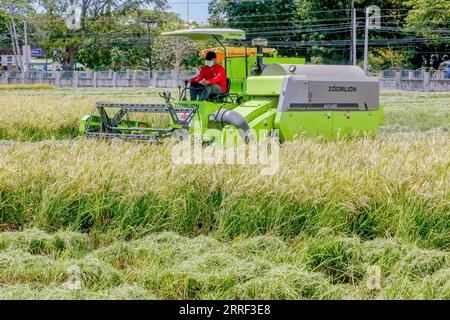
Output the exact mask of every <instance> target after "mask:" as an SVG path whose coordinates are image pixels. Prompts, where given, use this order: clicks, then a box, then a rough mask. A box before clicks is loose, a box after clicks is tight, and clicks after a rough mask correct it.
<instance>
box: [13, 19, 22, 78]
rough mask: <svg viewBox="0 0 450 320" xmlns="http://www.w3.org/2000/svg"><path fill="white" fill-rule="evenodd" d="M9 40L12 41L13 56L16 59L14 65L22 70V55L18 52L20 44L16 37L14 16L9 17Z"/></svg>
mask: <svg viewBox="0 0 450 320" xmlns="http://www.w3.org/2000/svg"><path fill="white" fill-rule="evenodd" d="M11 40H12V42H13V51H14V57H15V59H16V66H17V68H18V70H19V71H20V70H23V63H22V57H21V54H20V46H19V40H18V37H17V30H16V23H15V22H14V18H11Z"/></svg>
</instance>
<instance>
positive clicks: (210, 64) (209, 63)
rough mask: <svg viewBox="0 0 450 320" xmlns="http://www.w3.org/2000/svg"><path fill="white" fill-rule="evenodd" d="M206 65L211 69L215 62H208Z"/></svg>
mask: <svg viewBox="0 0 450 320" xmlns="http://www.w3.org/2000/svg"><path fill="white" fill-rule="evenodd" d="M206 65H207V66H208V67H210V68H211V67H212V66H213V65H214V61H212V60H211V61H210V60H206Z"/></svg>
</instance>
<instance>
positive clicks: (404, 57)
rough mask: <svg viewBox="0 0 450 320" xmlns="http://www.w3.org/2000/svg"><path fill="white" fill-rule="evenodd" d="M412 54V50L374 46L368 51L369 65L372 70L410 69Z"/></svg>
mask: <svg viewBox="0 0 450 320" xmlns="http://www.w3.org/2000/svg"><path fill="white" fill-rule="evenodd" d="M412 56H413V52H412V51H400V50H392V49H389V48H375V49H372V50H370V51H369V65H370V68H371V69H372V70H384V69H389V68H398V69H412V68H413V65H412V64H411V62H410V60H411V58H412Z"/></svg>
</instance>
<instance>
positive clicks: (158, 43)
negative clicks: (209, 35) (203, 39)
mask: <svg viewBox="0 0 450 320" xmlns="http://www.w3.org/2000/svg"><path fill="white" fill-rule="evenodd" d="M192 27H195V24H192V23H188V22H185V21H183V20H182V19H180V17H178V16H175V15H172V17H171V18H169V19H165V20H164V23H163V24H162V25H161V30H162V31H174V30H178V29H187V28H192ZM200 46H201V45H200V43H199V42H193V41H192V40H190V39H187V38H184V37H157V38H156V40H155V44H154V54H155V59H156V61H157V63H158V65H159V67H160V68H162V69H173V70H175V71H176V72H177V73H178V72H179V71H180V68H181V66H182V65H183V64H187V63H188V61H189V60H190V58H191V57H192V56H196V55H197V53H198V52H197V51H199V50H200Z"/></svg>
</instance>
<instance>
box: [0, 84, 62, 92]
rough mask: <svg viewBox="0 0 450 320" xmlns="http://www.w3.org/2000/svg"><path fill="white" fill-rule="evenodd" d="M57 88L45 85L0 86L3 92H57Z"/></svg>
mask: <svg viewBox="0 0 450 320" xmlns="http://www.w3.org/2000/svg"><path fill="white" fill-rule="evenodd" d="M55 89H56V87H55V86H51V85H45V84H15V85H11V84H8V85H0V90H2V91H12V90H55Z"/></svg>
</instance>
